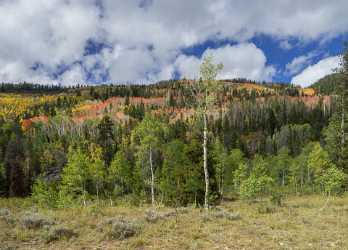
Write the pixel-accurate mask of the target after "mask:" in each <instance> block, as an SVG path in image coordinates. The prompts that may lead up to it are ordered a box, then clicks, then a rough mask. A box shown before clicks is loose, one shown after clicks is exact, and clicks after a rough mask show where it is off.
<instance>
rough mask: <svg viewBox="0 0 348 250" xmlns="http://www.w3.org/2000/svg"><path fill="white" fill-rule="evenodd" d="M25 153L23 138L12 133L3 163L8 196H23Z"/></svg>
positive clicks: (24, 193) (24, 192) (24, 191)
mask: <svg viewBox="0 0 348 250" xmlns="http://www.w3.org/2000/svg"><path fill="white" fill-rule="evenodd" d="M24 162H25V153H24V148H23V140H22V138H21V135H19V134H18V133H17V132H15V133H13V134H12V136H11V139H10V141H9V142H8V145H7V149H6V154H5V159H4V165H5V171H6V178H7V185H8V186H7V190H8V196H10V197H14V196H24V195H26V190H25V175H24Z"/></svg>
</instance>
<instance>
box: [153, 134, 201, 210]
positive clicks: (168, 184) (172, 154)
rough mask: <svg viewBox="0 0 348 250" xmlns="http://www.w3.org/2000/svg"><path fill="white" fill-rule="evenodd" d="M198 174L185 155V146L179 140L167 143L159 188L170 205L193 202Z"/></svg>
mask: <svg viewBox="0 0 348 250" xmlns="http://www.w3.org/2000/svg"><path fill="white" fill-rule="evenodd" d="M193 183H199V176H197V172H196V170H195V167H194V165H193V164H192V162H190V160H189V158H188V157H187V146H186V145H185V144H184V143H182V142H181V141H179V140H174V141H171V142H170V143H168V144H167V145H166V147H165V151H164V161H163V167H162V178H161V184H160V190H161V193H162V195H163V197H164V201H165V203H167V204H170V205H175V206H178V205H186V204H188V203H193V202H194V199H195V194H196V187H195V186H196V185H194V184H193Z"/></svg>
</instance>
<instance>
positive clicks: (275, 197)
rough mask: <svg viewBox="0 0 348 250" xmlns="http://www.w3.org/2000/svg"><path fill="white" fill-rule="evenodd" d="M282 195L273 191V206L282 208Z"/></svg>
mask: <svg viewBox="0 0 348 250" xmlns="http://www.w3.org/2000/svg"><path fill="white" fill-rule="evenodd" d="M283 197H284V196H283V194H282V193H281V192H278V191H274V192H273V193H272V194H271V202H272V204H273V205H276V206H279V207H280V206H282V205H283Z"/></svg>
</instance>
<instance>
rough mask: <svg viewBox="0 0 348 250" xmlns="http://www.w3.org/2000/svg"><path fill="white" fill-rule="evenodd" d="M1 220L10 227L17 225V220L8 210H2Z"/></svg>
mask: <svg viewBox="0 0 348 250" xmlns="http://www.w3.org/2000/svg"><path fill="white" fill-rule="evenodd" d="M0 219H2V220H4V221H5V222H6V223H7V224H9V225H14V224H15V223H16V220H15V218H14V217H13V216H12V215H11V212H10V210H8V209H7V208H0Z"/></svg>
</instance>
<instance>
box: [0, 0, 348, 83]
mask: <svg viewBox="0 0 348 250" xmlns="http://www.w3.org/2000/svg"><path fill="white" fill-rule="evenodd" d="M347 11H348V2H347V1H344V0H336V1H325V0H307V1H300V0H283V1H278V0H269V1H261V0H253V1H251V0H250V1H245V0H214V1H213V0H191V1H184V0H177V1H169V0H129V1H121V0H75V1H61V0H51V1H46V0H32V1H26V0H3V1H1V2H0V15H1V17H2V22H1V23H0V81H2V82H20V81H27V82H36V83H42V84H63V85H74V84H79V83H90V84H102V83H111V82H112V83H125V82H128V83H149V82H156V81H160V80H166V79H172V78H183V77H186V78H197V77H199V65H200V63H201V60H202V57H204V56H205V55H207V54H212V55H213V56H214V58H215V60H216V62H222V63H223V64H224V70H223V71H222V72H221V74H220V75H219V78H248V79H252V80H256V81H275V82H292V83H294V84H298V85H302V86H308V85H310V84H311V83H313V82H315V81H316V80H318V79H320V78H321V77H323V76H325V75H327V74H329V73H331V72H332V69H334V68H336V67H338V64H339V57H338V55H339V53H341V51H342V48H343V42H344V41H345V40H348V19H347V18H346V13H347Z"/></svg>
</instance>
